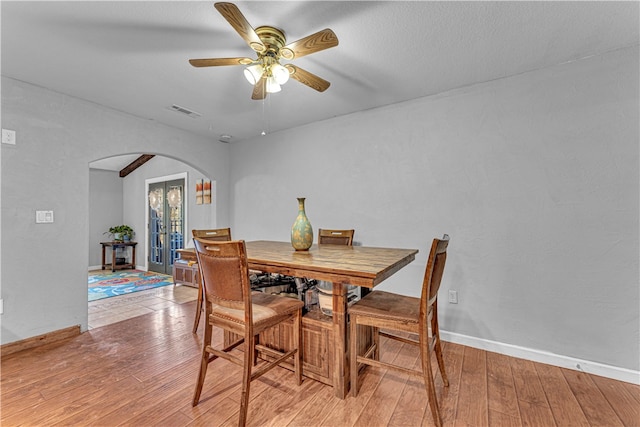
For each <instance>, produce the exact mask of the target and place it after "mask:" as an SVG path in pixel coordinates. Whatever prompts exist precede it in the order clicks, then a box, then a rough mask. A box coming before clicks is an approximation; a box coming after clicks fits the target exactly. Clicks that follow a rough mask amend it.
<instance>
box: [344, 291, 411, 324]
mask: <svg viewBox="0 0 640 427" xmlns="http://www.w3.org/2000/svg"><path fill="white" fill-rule="evenodd" d="M349 313H353V314H357V315H362V316H367V317H375V318H379V319H389V320H394V321H402V322H406V323H416V324H417V323H418V319H419V317H420V298H414V297H408V296H404V295H398V294H393V293H390V292H385V291H373V292H371V293H370V294H368V295H367V296H365V297H364V298H362V299H361V300H360V301H358V303H357V304H354V305H353V306H351V307H350V308H349Z"/></svg>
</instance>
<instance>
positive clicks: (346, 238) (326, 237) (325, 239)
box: [318, 228, 355, 246]
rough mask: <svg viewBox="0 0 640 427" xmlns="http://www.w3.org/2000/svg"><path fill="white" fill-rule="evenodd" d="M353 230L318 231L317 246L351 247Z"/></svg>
mask: <svg viewBox="0 0 640 427" xmlns="http://www.w3.org/2000/svg"><path fill="white" fill-rule="evenodd" d="M354 233H355V230H328V229H322V228H321V229H319V230H318V244H321V245H323V244H328V245H346V246H351V245H353V234H354Z"/></svg>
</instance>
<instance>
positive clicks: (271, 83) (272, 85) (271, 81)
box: [267, 76, 280, 93]
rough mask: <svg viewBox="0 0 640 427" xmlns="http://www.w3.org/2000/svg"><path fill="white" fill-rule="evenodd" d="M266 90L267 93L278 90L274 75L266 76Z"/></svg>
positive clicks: (278, 86)
mask: <svg viewBox="0 0 640 427" xmlns="http://www.w3.org/2000/svg"><path fill="white" fill-rule="evenodd" d="M267 92H269V93H276V92H280V85H279V84H278V82H277V81H276V79H275V77H273V76H271V77H269V78H267Z"/></svg>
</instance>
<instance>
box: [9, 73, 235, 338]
mask: <svg viewBox="0 0 640 427" xmlns="http://www.w3.org/2000/svg"><path fill="white" fill-rule="evenodd" d="M185 120H191V119H189V118H185ZM2 127H4V128H8V129H13V130H15V131H16V132H17V145H15V146H7V145H6V144H2V148H1V149H2V171H1V173H2V189H1V194H2V242H1V243H2V246H3V247H4V248H7V247H11V251H7V250H4V251H2V277H1V292H2V298H3V299H4V314H3V315H2V316H1V317H0V319H1V322H2V325H1V328H0V330H1V333H2V336H1V343H2V344H4V343H9V342H14V341H17V340H21V339H25V338H29V337H33V336H37V335H40V334H43V333H47V332H51V331H55V330H59V329H63V328H67V327H70V326H74V325H81V329H82V330H86V329H87V262H88V253H89V246H88V245H89V240H90V237H89V163H90V162H91V161H93V160H98V159H102V158H105V157H111V156H114V155H118V154H132V153H150V154H159V155H163V156H166V157H170V158H174V159H180V160H182V161H184V163H186V164H188V165H190V166H192V167H194V168H195V169H197V170H199V171H201V172H202V173H203V174H204V175H205V176H210V177H211V178H212V179H215V180H216V181H217V182H218V192H217V201H218V204H217V205H216V207H217V209H218V211H217V212H216V220H217V222H218V225H219V226H227V224H228V223H229V215H228V212H229V211H228V204H229V192H228V190H229V185H228V176H229V146H228V145H227V144H222V143H219V142H217V141H215V140H212V139H208V138H203V137H200V136H196V135H193V134H190V133H188V132H184V131H181V130H178V129H175V128H170V127H167V126H163V125H160V124H158V123H155V122H152V121H147V120H142V119H139V118H136V117H132V116H128V115H125V114H122V113H119V112H116V111H113V110H109V109H106V108H103V107H100V106H98V105H96V104H93V103H90V102H86V101H82V100H79V99H76V98H72V97H69V96H66V95H63V94H59V93H56V92H52V91H48V90H45V89H42V88H39V87H36V86H33V85H29V84H26V83H23V82H19V81H16V80H13V79H10V78H6V77H2ZM125 200H126V198H125ZM123 207H125V208H126V205H123ZM36 210H53V211H54V218H55V222H54V223H53V224H36V223H35V211H36ZM127 219H128V218H126V217H123V220H125V221H126V220H127Z"/></svg>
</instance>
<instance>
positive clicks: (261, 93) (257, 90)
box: [251, 78, 267, 100]
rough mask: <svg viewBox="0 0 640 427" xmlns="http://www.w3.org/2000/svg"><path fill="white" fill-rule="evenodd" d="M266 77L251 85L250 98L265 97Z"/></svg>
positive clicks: (258, 98)
mask: <svg viewBox="0 0 640 427" xmlns="http://www.w3.org/2000/svg"><path fill="white" fill-rule="evenodd" d="M266 84H267V79H265V78H261V79H260V80H258V82H257V83H256V84H255V85H254V86H253V93H252V94H251V99H256V100H260V99H265V98H266V97H267V91H266Z"/></svg>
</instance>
